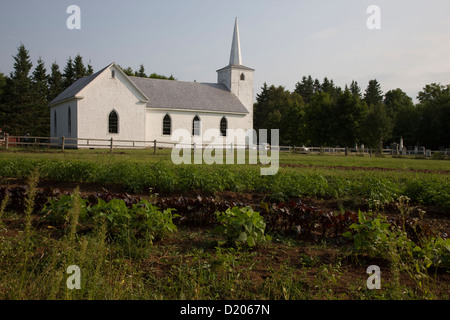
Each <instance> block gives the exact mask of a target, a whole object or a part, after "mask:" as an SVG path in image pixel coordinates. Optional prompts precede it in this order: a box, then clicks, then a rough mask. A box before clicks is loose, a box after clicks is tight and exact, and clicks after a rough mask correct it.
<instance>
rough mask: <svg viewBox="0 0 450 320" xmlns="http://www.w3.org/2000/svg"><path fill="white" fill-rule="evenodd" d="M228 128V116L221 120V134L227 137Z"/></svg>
mask: <svg viewBox="0 0 450 320" xmlns="http://www.w3.org/2000/svg"><path fill="white" fill-rule="evenodd" d="M227 130H228V121H227V118H225V117H223V118H222V120H220V135H221V136H222V137H226V136H227Z"/></svg>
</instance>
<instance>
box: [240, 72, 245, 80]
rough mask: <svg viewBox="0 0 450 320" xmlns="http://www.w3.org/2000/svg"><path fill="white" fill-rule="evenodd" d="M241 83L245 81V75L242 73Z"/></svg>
mask: <svg viewBox="0 0 450 320" xmlns="http://www.w3.org/2000/svg"><path fill="white" fill-rule="evenodd" d="M241 81H245V74H244V73H241Z"/></svg>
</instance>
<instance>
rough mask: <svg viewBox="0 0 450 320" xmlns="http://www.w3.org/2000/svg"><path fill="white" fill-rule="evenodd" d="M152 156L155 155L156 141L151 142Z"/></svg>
mask: <svg viewBox="0 0 450 320" xmlns="http://www.w3.org/2000/svg"><path fill="white" fill-rule="evenodd" d="M153 154H154V155H156V139H155V140H153Z"/></svg>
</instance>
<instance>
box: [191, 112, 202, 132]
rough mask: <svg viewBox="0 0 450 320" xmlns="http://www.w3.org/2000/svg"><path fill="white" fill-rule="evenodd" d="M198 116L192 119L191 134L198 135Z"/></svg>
mask: <svg viewBox="0 0 450 320" xmlns="http://www.w3.org/2000/svg"><path fill="white" fill-rule="evenodd" d="M200 124H201V122H200V118H199V117H198V116H195V118H194V120H193V121H192V135H193V136H199V135H200Z"/></svg>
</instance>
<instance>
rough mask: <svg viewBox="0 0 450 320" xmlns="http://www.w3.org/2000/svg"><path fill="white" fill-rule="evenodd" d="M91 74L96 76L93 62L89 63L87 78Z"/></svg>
mask: <svg viewBox="0 0 450 320" xmlns="http://www.w3.org/2000/svg"><path fill="white" fill-rule="evenodd" d="M91 74H94V68H92V65H91V61H89V63H88V65H87V68H86V76H90V75H91Z"/></svg>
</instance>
